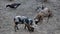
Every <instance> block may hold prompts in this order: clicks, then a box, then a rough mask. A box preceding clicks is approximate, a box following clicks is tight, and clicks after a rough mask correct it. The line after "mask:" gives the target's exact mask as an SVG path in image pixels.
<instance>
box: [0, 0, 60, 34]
mask: <svg viewBox="0 0 60 34" xmlns="http://www.w3.org/2000/svg"><path fill="white" fill-rule="evenodd" d="M14 2H16V3H21V5H20V6H19V7H18V8H17V9H11V8H6V5H7V4H10V3H14ZM43 4H44V6H46V7H48V8H50V9H51V10H52V12H53V14H54V16H53V17H52V18H50V20H49V22H48V23H47V22H46V21H47V20H44V21H43V23H42V24H41V25H38V27H39V28H36V29H35V31H34V32H29V31H28V30H25V29H24V25H19V30H18V31H17V32H15V31H14V22H13V18H14V17H15V16H16V15H23V16H27V17H30V18H32V19H33V18H34V16H35V15H36V14H37V12H38V11H35V9H36V8H37V7H38V6H41V5H42V1H41V0H14V1H9V0H0V34H60V10H59V9H60V0H48V1H47V3H43Z"/></svg>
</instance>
